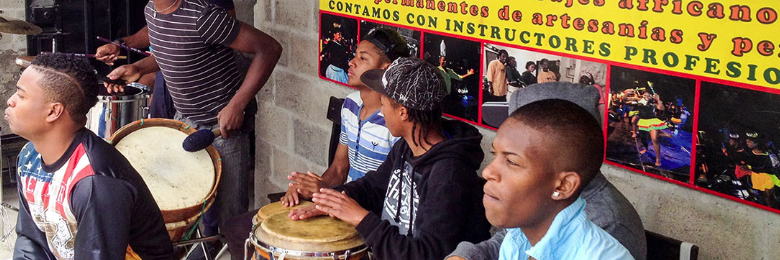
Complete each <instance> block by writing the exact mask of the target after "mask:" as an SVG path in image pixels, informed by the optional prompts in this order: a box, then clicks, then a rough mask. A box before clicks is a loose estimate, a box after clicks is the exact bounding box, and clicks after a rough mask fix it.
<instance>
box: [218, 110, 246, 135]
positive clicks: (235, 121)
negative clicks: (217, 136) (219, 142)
mask: <svg viewBox="0 0 780 260" xmlns="http://www.w3.org/2000/svg"><path fill="white" fill-rule="evenodd" d="M217 122H219V130H220V131H222V139H227V138H228V137H230V132H232V131H235V130H238V129H239V128H241V125H242V124H243V123H244V108H243V107H240V108H239V107H238V106H235V105H232V103H228V105H227V106H225V107H224V108H222V110H221V111H219V114H217Z"/></svg>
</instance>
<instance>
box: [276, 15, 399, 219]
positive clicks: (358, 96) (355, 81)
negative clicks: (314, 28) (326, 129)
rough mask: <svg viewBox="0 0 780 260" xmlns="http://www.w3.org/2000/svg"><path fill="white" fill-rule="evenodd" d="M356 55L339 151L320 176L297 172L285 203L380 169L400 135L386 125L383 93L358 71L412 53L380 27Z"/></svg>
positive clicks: (350, 72)
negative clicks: (364, 79) (369, 85)
mask: <svg viewBox="0 0 780 260" xmlns="http://www.w3.org/2000/svg"><path fill="white" fill-rule="evenodd" d="M355 54H356V55H355V57H354V58H353V59H352V60H351V61H350V62H349V70H348V75H349V85H350V86H352V87H354V88H357V89H358V91H357V92H354V93H352V94H349V95H348V96H347V98H346V99H345V100H344V105H343V106H342V108H341V134H340V138H339V146H338V147H337V148H336V155H335V157H334V159H333V162H332V164H331V165H330V167H328V169H327V170H326V171H325V172H324V173H323V174H322V176H318V175H316V174H314V173H312V172H307V173H299V172H293V173H292V174H291V175H290V176H289V177H288V179H290V180H291V181H292V182H291V183H290V185H289V188H288V189H287V193H286V194H285V196H284V197H282V204H284V205H285V206H288V207H290V206H294V205H297V204H298V203H299V202H300V198H299V197H300V195H303V197H305V198H311V194H312V193H313V192H317V191H318V190H319V188H323V187H324V188H329V187H333V186H335V185H339V184H343V183H344V182H345V181H352V180H356V179H358V178H360V177H363V175H365V174H366V172H369V171H373V170H376V169H377V168H379V165H381V164H382V163H383V162H384V161H385V158H386V157H387V154H388V153H389V152H390V148H392V147H393V144H394V143H395V141H396V140H398V138H397V137H394V136H393V135H392V134H390V130H388V129H387V127H386V126H385V117H384V115H382V113H381V112H380V111H379V108H380V107H381V104H380V102H379V98H380V96H381V95H380V94H379V93H377V92H375V91H373V90H371V89H369V88H367V87H366V86H365V85H363V83H361V82H360V75H362V74H363V72H364V71H367V70H371V69H379V68H381V69H386V68H387V67H389V66H390V64H391V63H392V61H393V60H395V59H396V58H399V57H408V56H409V47H408V46H407V45H406V40H405V39H404V38H403V37H401V35H400V34H398V32H396V31H393V30H390V29H386V28H380V29H375V30H372V31H371V32H369V33H368V34H367V35H366V36H364V37H362V39H361V42H360V44H358V47H357V50H356V53H355Z"/></svg>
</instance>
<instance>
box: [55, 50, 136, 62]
mask: <svg viewBox="0 0 780 260" xmlns="http://www.w3.org/2000/svg"><path fill="white" fill-rule="evenodd" d="M50 53H53V52H48V51H42V52H41V54H50ZM58 53H59V54H65V55H71V56H76V57H83V58H93V59H94V58H95V54H89V53H87V54H84V53H67V52H58ZM116 59H118V60H124V59H127V56H124V55H122V56H116Z"/></svg>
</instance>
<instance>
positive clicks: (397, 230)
mask: <svg viewBox="0 0 780 260" xmlns="http://www.w3.org/2000/svg"><path fill="white" fill-rule="evenodd" d="M361 81H362V82H363V83H364V84H366V86H368V87H369V88H371V89H373V90H375V91H377V92H379V93H382V97H381V102H382V108H381V111H382V114H384V116H385V120H386V122H387V128H388V129H390V132H391V133H392V134H393V135H394V136H400V137H402V138H403V141H399V142H396V144H395V145H394V146H393V148H392V150H391V151H390V154H389V155H388V157H387V160H386V161H385V162H384V163H383V164H382V165H381V166H379V168H378V169H377V170H376V171H371V172H368V173H367V174H366V176H364V177H363V178H360V179H358V180H355V181H353V182H350V183H347V184H344V185H342V186H337V187H335V189H336V190H339V191H340V192H339V191H336V190H332V189H327V188H323V189H320V192H318V193H314V199H313V201H314V203H316V206H314V207H310V206H307V207H302V208H298V209H295V210H293V211H291V212H290V217H291V218H292V219H293V220H298V219H305V218H310V217H313V216H318V215H326V214H327V215H331V216H334V217H337V218H339V219H341V220H343V221H345V222H347V223H350V224H353V225H355V226H356V229H357V231H358V233H360V235H361V236H362V237H363V238H364V239H365V243H366V245H367V246H369V247H371V249H372V251H373V253H374V256H376V257H377V259H442V258H443V257H444V256H445V255H446V254H447V253H449V252H451V250H452V249H454V248H455V245H457V243H458V242H460V241H461V240H466V241H482V240H484V239H487V238H488V237H489V235H490V233H489V232H488V230H489V229H490V225H489V224H488V222H487V220H486V219H485V216H484V215H483V213H484V208H483V207H482V203H481V198H482V196H483V193H482V187H481V185H480V184H481V183H482V181H481V180H480V179H479V178H478V177H477V175H476V170H477V169H478V168H479V165H480V163H481V162H482V159H483V157H484V154H483V152H482V149H481V147H480V140H481V139H482V135H481V134H479V132H478V131H477V129H476V128H474V127H473V126H471V125H468V124H466V123H463V122H459V121H442V119H441V113H442V112H441V106H440V102H441V100H442V99H443V98H444V96H445V95H446V90H445V88H444V79H443V78H442V75H441V74H440V73H439V70H438V69H437V68H436V67H433V65H431V64H429V63H427V62H425V61H423V60H420V59H418V58H399V59H397V60H395V61H394V62H393V64H392V65H391V66H390V67H389V68H388V69H387V70H386V71H385V70H382V69H378V70H370V71H367V72H365V73H363V75H362V76H361Z"/></svg>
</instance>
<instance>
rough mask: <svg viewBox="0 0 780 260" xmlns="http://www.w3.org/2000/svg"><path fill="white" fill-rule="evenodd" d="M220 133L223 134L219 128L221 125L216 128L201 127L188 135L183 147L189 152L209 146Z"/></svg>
mask: <svg viewBox="0 0 780 260" xmlns="http://www.w3.org/2000/svg"><path fill="white" fill-rule="evenodd" d="M220 135H222V131H220V130H219V127H217V128H214V130H208V129H201V130H198V131H197V132H195V133H194V134H191V135H190V136H187V138H185V139H184V142H182V144H181V147H182V148H184V150H185V151H188V152H197V151H200V150H203V149H205V148H206V147H209V145H211V143H213V142H214V138H217V136H220Z"/></svg>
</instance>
